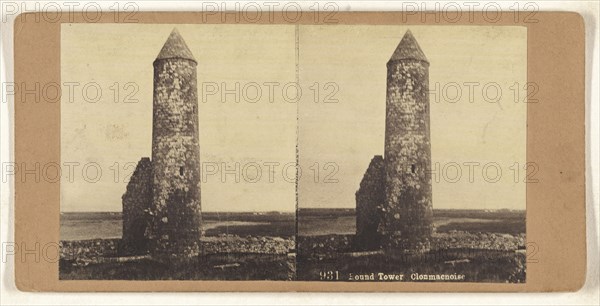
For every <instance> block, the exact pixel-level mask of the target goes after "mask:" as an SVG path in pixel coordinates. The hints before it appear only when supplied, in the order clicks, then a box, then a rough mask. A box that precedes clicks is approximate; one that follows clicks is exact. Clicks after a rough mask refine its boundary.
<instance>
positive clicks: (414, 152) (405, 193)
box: [379, 30, 433, 253]
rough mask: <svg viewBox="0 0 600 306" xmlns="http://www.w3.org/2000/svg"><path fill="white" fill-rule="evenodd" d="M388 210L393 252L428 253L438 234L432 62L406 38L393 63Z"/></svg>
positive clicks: (385, 227)
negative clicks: (435, 226) (432, 139)
mask: <svg viewBox="0 0 600 306" xmlns="http://www.w3.org/2000/svg"><path fill="white" fill-rule="evenodd" d="M384 160H385V204H384V206H383V213H382V215H383V220H382V222H381V224H380V228H379V231H380V233H381V234H382V236H383V237H384V248H385V249H388V250H389V251H391V252H400V253H423V252H427V251H428V250H429V249H430V243H431V242H430V241H431V234H432V231H433V209H432V191H431V172H430V169H431V144H430V135H429V61H428V60H427V58H426V57H425V54H423V51H422V50H421V48H420V47H419V44H418V43H417V41H416V40H415V38H414V37H413V35H412V33H411V32H410V30H409V31H407V32H406V34H405V35H404V37H403V38H402V40H401V41H400V44H399V45H398V47H397V48H396V50H395V52H394V54H393V55H392V57H391V58H390V60H389V61H388V63H387V96H386V120H385V157H384Z"/></svg>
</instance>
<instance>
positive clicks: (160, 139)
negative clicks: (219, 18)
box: [59, 24, 296, 280]
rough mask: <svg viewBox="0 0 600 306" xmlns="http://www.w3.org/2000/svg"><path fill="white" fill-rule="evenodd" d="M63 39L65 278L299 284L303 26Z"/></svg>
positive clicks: (156, 30)
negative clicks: (297, 96) (66, 86)
mask: <svg viewBox="0 0 600 306" xmlns="http://www.w3.org/2000/svg"><path fill="white" fill-rule="evenodd" d="M61 34H62V36H61V39H62V45H61V47H62V48H61V75H62V78H63V80H64V82H72V83H73V84H76V85H79V86H73V87H74V88H76V89H80V90H81V91H82V94H81V95H76V97H77V98H78V99H73V101H69V100H68V99H69V97H68V96H63V100H62V101H61V102H62V105H61V106H62V108H61V158H62V163H63V164H72V165H73V167H76V166H77V167H78V168H77V172H76V173H80V172H81V173H82V175H80V176H76V177H73V178H69V177H63V178H62V179H63V181H62V182H61V216H60V222H61V227H60V236H61V260H60V263H59V266H60V279H124V280H163V279H167V280H168V279H176V280H292V279H295V210H296V200H295V199H296V186H295V180H296V178H295V164H296V163H295V161H296V143H295V141H296V105H295V104H290V103H285V102H283V101H282V98H281V97H280V96H279V97H277V96H274V97H272V100H269V99H270V98H269V97H268V96H267V95H259V94H257V93H256V90H255V91H253V92H251V90H253V89H254V88H251V89H247V87H248V85H247V84H263V83H268V82H279V83H281V84H285V83H291V82H294V81H295V68H294V55H295V51H294V45H295V44H294V27H289V26H271V27H261V26H244V25H177V26H174V25H153V24H139V25H118V24H110V25H93V24H89V25H88V24H64V25H62V32H61ZM257 40H259V41H264V42H265V43H264V44H256V43H255V42H256V41H257ZM275 85H276V84H275ZM273 86H274V85H273ZM242 89H244V90H245V91H244V93H245V92H248V94H247V95H245V96H244V97H242V94H241V90H242ZM246 96H247V97H251V98H252V99H254V100H253V101H251V102H248V101H240V100H242V99H245V97H246ZM245 100H248V99H245Z"/></svg>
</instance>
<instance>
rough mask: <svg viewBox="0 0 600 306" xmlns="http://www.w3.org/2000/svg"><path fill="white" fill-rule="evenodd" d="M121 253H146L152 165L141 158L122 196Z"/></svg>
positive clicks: (145, 158)
mask: <svg viewBox="0 0 600 306" xmlns="http://www.w3.org/2000/svg"><path fill="white" fill-rule="evenodd" d="M122 200H123V202H122V203H123V250H122V251H123V252H124V253H134V254H139V253H146V252H148V239H147V238H146V236H145V235H146V230H147V229H148V225H149V223H150V218H149V217H150V215H149V214H148V210H149V208H150V205H151V203H152V163H151V162H150V159H149V158H148V157H143V158H142V159H141V160H140V161H139V162H138V164H137V166H136V168H135V171H134V172H133V174H132V175H131V178H130V180H129V183H128V184H127V191H125V194H123V197H122Z"/></svg>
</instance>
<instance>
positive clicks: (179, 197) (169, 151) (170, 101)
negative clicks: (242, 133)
mask: <svg viewBox="0 0 600 306" xmlns="http://www.w3.org/2000/svg"><path fill="white" fill-rule="evenodd" d="M196 65H197V64H196V61H195V59H194V58H193V56H192V54H191V52H190V50H189V48H188V47H187V46H186V45H185V42H184V41H183V38H181V36H180V35H179V33H178V32H177V30H173V32H172V33H171V35H170V36H169V38H168V39H167V42H166V43H165V45H164V46H163V48H162V50H161V52H160V54H159V56H158V57H157V59H156V60H155V61H154V103H153V129H152V164H153V170H154V171H153V179H152V182H153V201H152V206H151V209H150V214H151V215H152V218H151V220H152V222H151V226H150V229H149V231H148V233H149V235H148V238H149V239H150V241H151V247H150V250H151V253H152V254H153V255H154V256H156V257H162V256H167V257H192V256H195V255H197V254H198V253H199V249H200V243H199V239H200V237H201V236H202V229H201V222H202V217H201V206H200V147H199V142H198V113H197V110H198V96H197V80H196Z"/></svg>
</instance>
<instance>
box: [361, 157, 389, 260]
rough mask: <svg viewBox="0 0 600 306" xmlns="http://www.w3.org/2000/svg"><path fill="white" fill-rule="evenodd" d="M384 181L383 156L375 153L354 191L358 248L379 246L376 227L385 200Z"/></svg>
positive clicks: (375, 247) (365, 248) (367, 248)
mask: <svg viewBox="0 0 600 306" xmlns="http://www.w3.org/2000/svg"><path fill="white" fill-rule="evenodd" d="M384 183H385V180H384V161H383V157H382V156H381V155H375V156H374V157H373V159H371V163H370V164H369V168H368V169H367V171H366V172H365V175H364V176H363V179H362V181H361V182H360V188H359V189H358V191H357V192H356V246H357V248H358V249H360V250H370V249H378V248H379V247H380V242H381V241H380V235H379V233H378V232H377V228H378V227H379V223H380V222H381V218H382V217H383V216H382V214H381V208H382V207H383V203H384V201H385V196H384V195H385V193H384V192H385V185H384Z"/></svg>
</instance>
